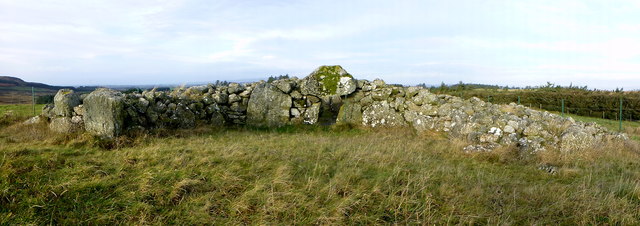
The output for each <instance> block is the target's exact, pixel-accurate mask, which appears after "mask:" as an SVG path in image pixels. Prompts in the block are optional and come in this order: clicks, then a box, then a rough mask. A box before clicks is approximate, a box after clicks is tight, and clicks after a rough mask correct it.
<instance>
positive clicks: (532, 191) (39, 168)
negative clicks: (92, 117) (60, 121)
mask: <svg viewBox="0 0 640 226" xmlns="http://www.w3.org/2000/svg"><path fill="white" fill-rule="evenodd" d="M44 127H45V126H44V125H34V126H26V127H25V126H21V127H16V126H11V127H7V128H4V129H2V130H0V169H1V170H0V224H32V223H33V224H50V223H53V224H208V223H214V222H215V223H217V224H384V223H392V222H396V223H401V224H405V223H415V224H427V223H433V224H445V223H448V224H454V223H465V224H467V223H479V224H558V223H559V224H640V212H638V209H640V152H639V150H638V148H637V145H636V144H635V143H633V142H629V143H626V144H622V143H619V144H602V146H599V147H598V148H597V149H593V150H585V151H583V152H581V153H571V154H566V153H560V152H558V151H555V150H549V151H547V152H545V153H539V154H536V155H522V154H520V153H518V152H517V151H515V149H512V148H503V149H500V150H497V151H495V152H492V153H478V154H464V153H462V152H461V151H460V150H461V148H462V147H463V146H464V145H465V143H464V142H462V141H450V140H448V139H445V138H443V136H442V135H441V134H430V135H416V134H413V133H411V132H409V131H405V130H338V129H325V128H317V127H303V128H284V129H279V130H249V129H227V130H212V129H208V128H201V129H198V130H191V131H178V132H172V133H170V134H165V135H163V136H148V135H147V136H142V137H138V138H132V139H122V140H121V141H120V143H118V144H117V145H115V147H116V148H114V149H109V150H107V149H101V148H99V147H98V146H101V145H100V142H96V141H95V140H94V139H93V138H90V137H87V136H85V135H82V134H75V135H59V134H52V133H50V132H48V131H47V130H46V129H45V128H44ZM540 165H551V166H554V167H557V173H555V174H549V173H547V172H546V171H543V170H539V169H538V168H539V166H540Z"/></svg>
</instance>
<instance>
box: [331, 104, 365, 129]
mask: <svg viewBox="0 0 640 226" xmlns="http://www.w3.org/2000/svg"><path fill="white" fill-rule="evenodd" d="M336 124H338V125H352V126H361V125H362V106H361V105H360V103H358V102H352V101H345V102H344V103H343V104H342V106H341V107H340V112H339V113H338V118H337V119H336Z"/></svg>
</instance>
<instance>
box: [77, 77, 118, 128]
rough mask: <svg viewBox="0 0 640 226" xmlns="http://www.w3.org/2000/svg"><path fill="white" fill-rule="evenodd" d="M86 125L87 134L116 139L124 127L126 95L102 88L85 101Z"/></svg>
mask: <svg viewBox="0 0 640 226" xmlns="http://www.w3.org/2000/svg"><path fill="white" fill-rule="evenodd" d="M83 106H84V108H85V115H84V125H85V129H86V130H87V132H89V133H91V134H93V135H96V136H100V137H103V138H114V137H116V136H118V135H120V133H121V132H122V129H123V125H124V115H125V114H124V95H123V94H122V93H121V92H118V91H115V90H111V89H105V88H100V89H97V90H96V91H93V92H92V93H91V94H89V95H88V96H87V97H86V98H85V99H84V105H83Z"/></svg>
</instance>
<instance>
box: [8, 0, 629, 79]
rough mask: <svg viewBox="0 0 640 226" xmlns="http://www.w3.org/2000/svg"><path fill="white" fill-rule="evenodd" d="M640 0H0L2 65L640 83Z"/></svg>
mask: <svg viewBox="0 0 640 226" xmlns="http://www.w3.org/2000/svg"><path fill="white" fill-rule="evenodd" d="M638 12H640V1H637V0H603V1H601V0H581V1H576V0H518V1H513V0H447V1H442V0H416V1H412V0H407V1H403V0H397V1H388V0H366V1H348V0H339V1H334V0H328V1H319V0H312V1H306V0H300V1H293V0H279V1H269V0H230V1H227V0H213V1H205V0H105V1H99V0H64V1H53V0H0V75H9V76H16V77H20V78H22V79H24V80H27V81H36V82H44V83H48V84H54V85H132V84H137V85H153V84H185V83H187V84H188V83H202V82H213V81H216V80H229V81H250V80H258V79H266V78H267V77H269V76H271V75H284V74H288V75H290V76H296V77H299V78H302V77H305V76H307V75H308V74H309V73H311V72H312V71H313V70H314V69H315V68H317V67H318V66H320V65H342V66H343V67H344V68H345V69H346V70H347V71H348V72H349V73H351V74H352V75H354V77H356V78H360V79H369V80H372V79H375V78H381V79H384V80H385V81H387V83H399V84H405V85H414V84H418V83H426V84H434V85H439V84H440V83H441V82H444V83H447V84H453V83H458V82H459V81H463V82H465V83H483V84H498V85H508V86H537V85H544V84H546V83H547V82H552V83H555V84H560V85H569V84H573V85H578V86H585V85H586V86H588V87H589V88H598V89H615V88H617V87H623V88H625V90H632V89H640V13H638Z"/></svg>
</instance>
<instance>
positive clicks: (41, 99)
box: [36, 95, 54, 104]
mask: <svg viewBox="0 0 640 226" xmlns="http://www.w3.org/2000/svg"><path fill="white" fill-rule="evenodd" d="M53 97H54V96H53V95H44V96H38V97H36V104H51V103H53Z"/></svg>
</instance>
